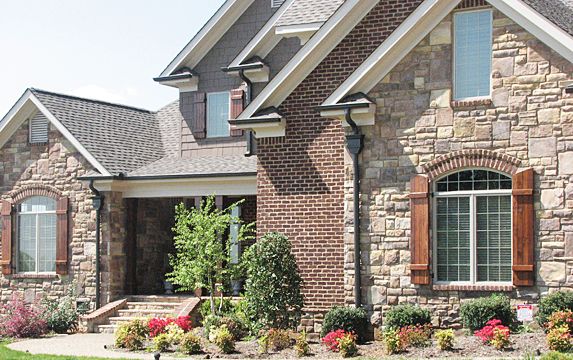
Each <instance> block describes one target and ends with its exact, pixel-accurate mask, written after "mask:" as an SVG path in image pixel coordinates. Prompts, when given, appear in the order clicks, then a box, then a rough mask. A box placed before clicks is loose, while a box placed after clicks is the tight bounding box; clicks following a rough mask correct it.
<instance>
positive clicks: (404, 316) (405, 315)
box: [386, 304, 432, 329]
mask: <svg viewBox="0 0 573 360" xmlns="http://www.w3.org/2000/svg"><path fill="white" fill-rule="evenodd" d="M431 322H432V316H431V315H430V312H429V311H428V310H426V309H422V308H421V307H419V306H417V305H410V304H405V305H398V306H394V307H393V308H391V309H390V310H388V312H387V313H386V326H387V327H388V328H390V329H401V328H403V327H406V326H410V325H413V326H416V325H426V324H430V323H431Z"/></svg>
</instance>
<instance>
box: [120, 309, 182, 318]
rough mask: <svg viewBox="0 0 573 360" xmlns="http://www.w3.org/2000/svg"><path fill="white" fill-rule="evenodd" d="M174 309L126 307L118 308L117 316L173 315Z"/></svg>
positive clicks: (147, 316)
mask: <svg viewBox="0 0 573 360" xmlns="http://www.w3.org/2000/svg"><path fill="white" fill-rule="evenodd" d="M173 312H174V309H127V310H119V311H118V314H119V317H129V318H154V317H168V316H173Z"/></svg>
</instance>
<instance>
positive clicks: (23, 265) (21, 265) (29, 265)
mask: <svg viewBox="0 0 573 360" xmlns="http://www.w3.org/2000/svg"><path fill="white" fill-rule="evenodd" d="M18 271H20V272H33V271H36V216H35V215H20V216H19V218H18Z"/></svg>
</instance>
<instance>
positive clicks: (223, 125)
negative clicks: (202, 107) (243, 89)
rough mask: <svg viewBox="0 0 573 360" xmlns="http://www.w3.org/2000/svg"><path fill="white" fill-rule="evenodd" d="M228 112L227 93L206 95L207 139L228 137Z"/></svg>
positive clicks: (228, 99) (228, 98)
mask: <svg viewBox="0 0 573 360" xmlns="http://www.w3.org/2000/svg"><path fill="white" fill-rule="evenodd" d="M230 110H231V105H230V95H229V93H228V92H221V93H211V94H207V137H223V136H229V119H230V117H229V114H230Z"/></svg>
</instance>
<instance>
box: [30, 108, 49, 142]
mask: <svg viewBox="0 0 573 360" xmlns="http://www.w3.org/2000/svg"><path fill="white" fill-rule="evenodd" d="M47 142H48V119H47V118H46V117H45V116H43V115H41V114H39V115H36V116H35V117H34V118H32V119H30V144H42V143H47Z"/></svg>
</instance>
